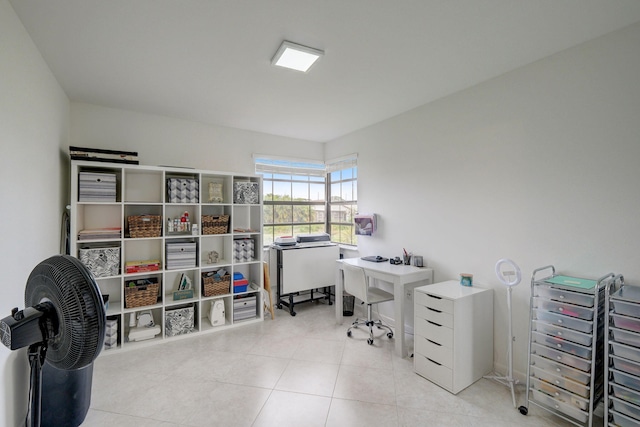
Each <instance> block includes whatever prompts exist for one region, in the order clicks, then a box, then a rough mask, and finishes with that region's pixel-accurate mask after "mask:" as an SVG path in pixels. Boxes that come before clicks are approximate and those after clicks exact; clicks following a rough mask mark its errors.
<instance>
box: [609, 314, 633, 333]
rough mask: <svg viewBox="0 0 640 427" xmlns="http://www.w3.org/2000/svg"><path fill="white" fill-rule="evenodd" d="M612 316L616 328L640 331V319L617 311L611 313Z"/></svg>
mask: <svg viewBox="0 0 640 427" xmlns="http://www.w3.org/2000/svg"><path fill="white" fill-rule="evenodd" d="M611 318H612V319H613V324H614V325H615V326H616V328H620V329H626V330H628V331H633V332H640V319H637V318H635V317H629V316H623V315H621V314H615V313H611Z"/></svg>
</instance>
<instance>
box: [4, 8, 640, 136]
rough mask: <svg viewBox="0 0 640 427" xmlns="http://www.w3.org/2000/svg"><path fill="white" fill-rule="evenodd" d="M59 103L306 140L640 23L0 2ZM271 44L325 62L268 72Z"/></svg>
mask: <svg viewBox="0 0 640 427" xmlns="http://www.w3.org/2000/svg"><path fill="white" fill-rule="evenodd" d="M10 1H11V4H12V6H13V8H14V9H15V11H16V13H17V14H18V16H19V17H20V19H21V21H22V22H23V23H24V25H25V27H26V29H27V31H28V32H29V34H30V35H31V37H32V38H33V41H34V42H35V44H36V46H37V47H38V49H39V50H40V52H41V53H42V56H43V57H44V59H45V61H46V62H47V64H48V65H49V66H50V68H51V70H52V72H53V74H54V75H55V76H56V78H57V79H58V81H59V82H60V84H61V85H62V88H63V89H64V91H65V92H66V94H67V95H68V97H69V98H70V99H71V100H72V101H79V102H87V103H91V104H97V105H103V106H108V107H114V108H121V109H127V110H133V111H139V112H144V113H152V114H160V115H165V116H171V117H176V118H182V119H187V120H192V121H198V122H203V123H209V124H213V125H220V126H229V127H234V128H240V129H246V130H253V131H258V132H265V133H269V134H274V135H281V136H287V137H293V138H298V139H303V140H309V141H321V142H324V141H330V140H332V139H335V138H337V137H339V136H342V135H345V134H347V133H350V132H353V131H355V130H358V129H360V128H363V127H366V126H368V125H371V124H373V123H376V122H379V121H381V120H384V119H387V118H389V117H392V116H395V115H397V114H400V113H402V112H405V111H408V110H410V109H412V108H415V107H417V106H420V105H423V104H426V103H428V102H431V101H433V100H436V99H438V98H441V97H444V96H447V95H449V94H452V93H454V92H457V91H460V90H462V89H465V88H467V87H470V86H473V85H475V84H477V83H480V82H482V81H485V80H487V79H490V78H492V77H495V76H498V75H500V74H503V73H505V72H508V71H510V70H513V69H515V68H518V67H521V66H523V65H526V64H529V63H531V62H533V61H536V60H538V59H540V58H543V57H545V56H548V55H551V54H554V53H556V52H559V51H561V50H564V49H566V48H569V47H571V46H575V45H577V44H579V43H582V42H584V41H587V40H590V39H593V38H595V37H598V36H601V35H603V34H606V33H608V32H611V31H614V30H617V29H620V28H622V27H625V26H627V25H630V24H632V23H635V22H638V21H640V1H638V0H535V1H531V0H396V1H391V0H134V1H132V0H10ZM282 40H289V41H293V42H296V43H299V44H303V45H307V46H310V47H314V48H317V49H321V50H324V51H325V56H324V57H323V58H321V60H320V61H319V62H318V63H317V64H316V65H314V67H313V68H312V69H311V71H310V72H309V73H308V74H304V73H300V72H296V71H290V70H286V69H282V68H278V67H273V66H272V65H271V57H272V56H273V54H274V53H275V51H276V50H277V48H278V46H279V45H280V43H281V42H282Z"/></svg>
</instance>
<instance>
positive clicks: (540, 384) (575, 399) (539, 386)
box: [531, 377, 589, 411]
mask: <svg viewBox="0 0 640 427" xmlns="http://www.w3.org/2000/svg"><path fill="white" fill-rule="evenodd" d="M531 384H533V387H534V388H535V389H536V390H540V391H543V392H544V393H546V394H548V395H549V396H552V397H553V398H554V399H556V400H559V401H560V402H562V403H565V404H567V405H571V406H574V407H576V408H578V409H581V410H583V411H586V410H587V409H589V400H588V399H583V398H582V397H579V396H577V395H575V394H573V393H569V392H568V391H566V390H564V389H562V388H560V387H556V386H555V385H553V384H551V383H548V382H546V381H541V380H539V379H538V378H535V377H531Z"/></svg>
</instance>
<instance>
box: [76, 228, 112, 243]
mask: <svg viewBox="0 0 640 427" xmlns="http://www.w3.org/2000/svg"><path fill="white" fill-rule="evenodd" d="M121 236H122V228H121V227H106V228H92V229H86V230H81V231H80V232H78V240H107V239H119V238H120V237H121Z"/></svg>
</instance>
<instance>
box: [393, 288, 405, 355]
mask: <svg viewBox="0 0 640 427" xmlns="http://www.w3.org/2000/svg"><path fill="white" fill-rule="evenodd" d="M393 294H394V295H393V304H394V315H395V324H396V328H395V333H394V334H393V338H394V339H395V341H396V348H395V349H396V355H398V356H400V357H403V358H404V357H405V356H406V355H407V349H406V348H405V344H404V341H405V340H404V305H405V304H404V284H402V283H394V284H393Z"/></svg>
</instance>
